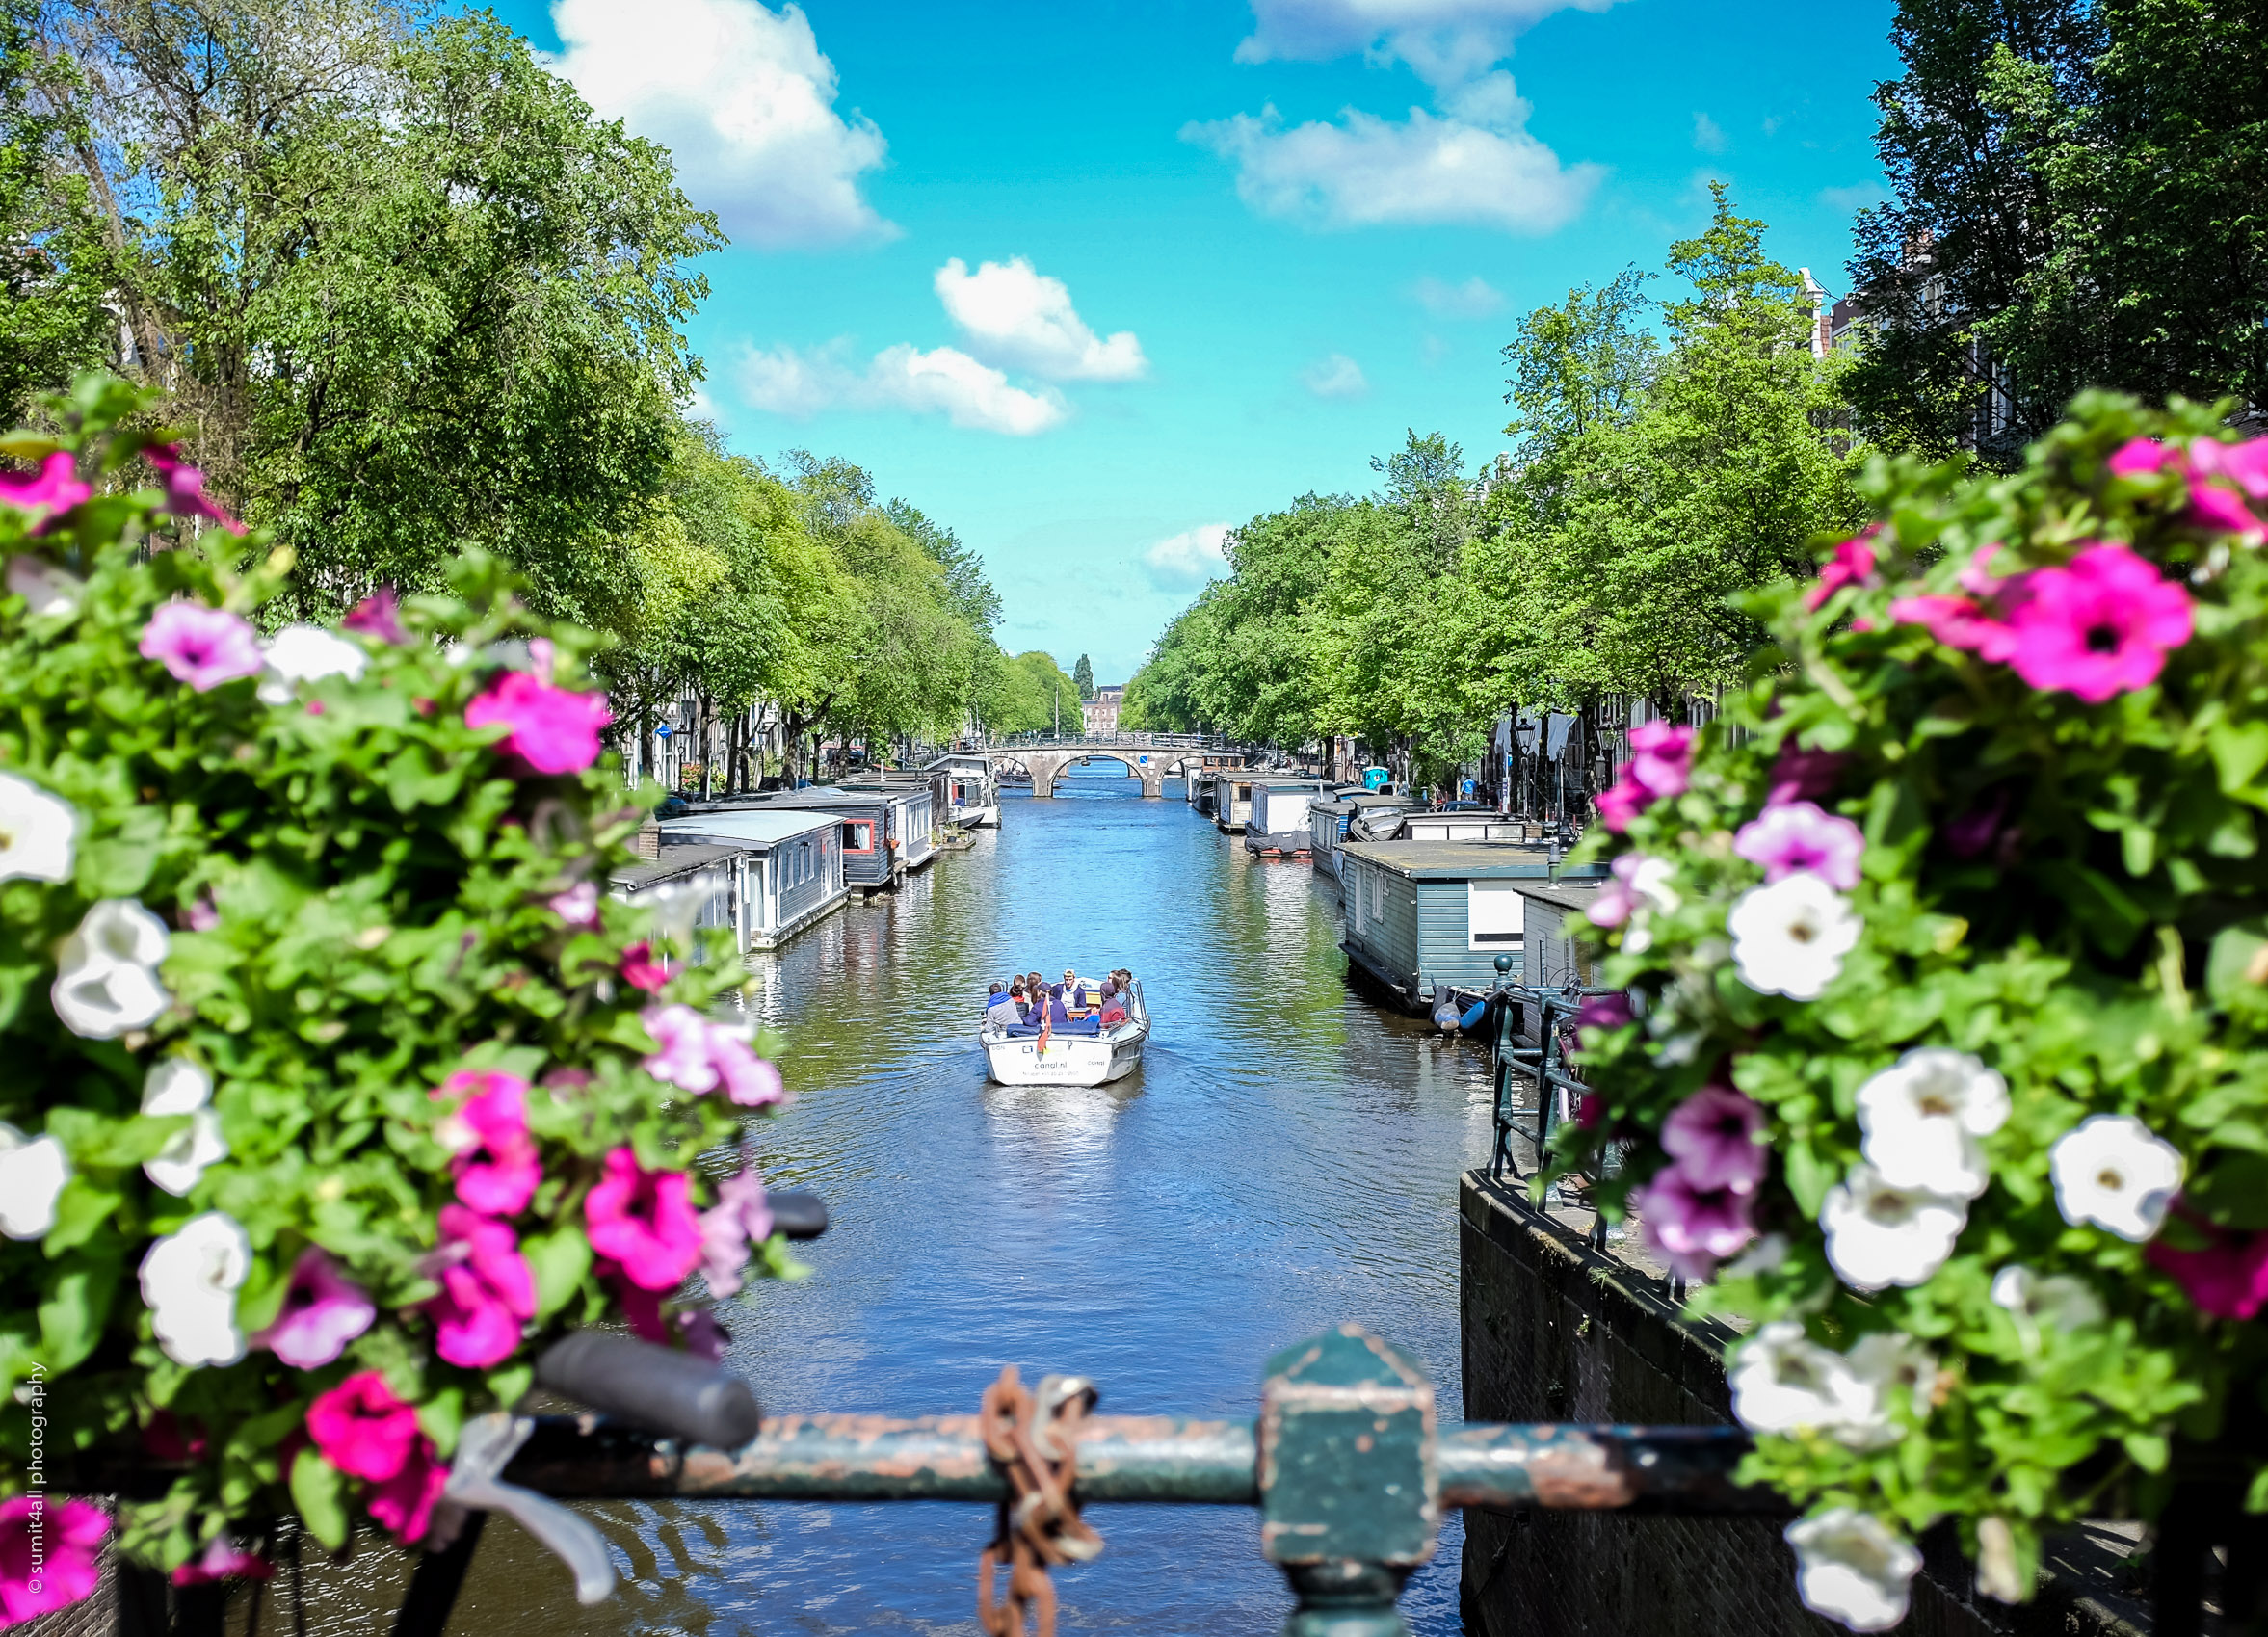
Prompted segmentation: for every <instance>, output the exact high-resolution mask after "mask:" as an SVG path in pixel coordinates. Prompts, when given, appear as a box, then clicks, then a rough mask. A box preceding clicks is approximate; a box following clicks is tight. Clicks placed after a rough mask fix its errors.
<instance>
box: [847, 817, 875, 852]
mask: <svg viewBox="0 0 2268 1637" xmlns="http://www.w3.org/2000/svg"><path fill="white" fill-rule="evenodd" d="M843 851H844V852H846V853H871V852H873V851H874V825H873V822H872V821H871V820H867V819H860V820H859V821H858V822H857V823H856V824H846V825H844V826H843Z"/></svg>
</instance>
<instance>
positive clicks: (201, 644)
mask: <svg viewBox="0 0 2268 1637" xmlns="http://www.w3.org/2000/svg"><path fill="white" fill-rule="evenodd" d="M141 649H142V657H143V658H144V659H154V660H156V661H157V662H158V663H159V664H161V665H163V666H164V667H165V668H166V669H167V670H168V671H170V672H171V673H173V679H174V680H175V681H177V682H186V683H188V684H189V685H190V686H191V687H192V688H195V689H196V690H197V691H198V693H200V694H202V693H209V692H210V691H211V690H213V689H215V688H218V687H220V686H221V685H222V684H223V683H224V682H233V681H235V680H236V679H237V678H239V677H241V676H257V675H258V674H259V673H261V672H262V671H263V670H265V669H266V668H267V664H268V656H267V655H266V654H264V653H262V652H261V651H260V638H259V634H258V633H257V632H255V631H254V630H253V629H252V628H251V623H250V622H249V621H247V620H242V619H239V618H238V617H237V616H236V615H233V614H231V613H229V612H228V611H227V610H226V609H224V608H207V607H205V606H204V604H202V603H198V602H169V603H167V604H166V605H165V606H164V607H163V608H160V609H159V610H158V611H157V612H156V613H155V614H152V615H151V616H150V617H149V623H148V624H147V625H145V626H144V627H143V630H142V645H141Z"/></svg>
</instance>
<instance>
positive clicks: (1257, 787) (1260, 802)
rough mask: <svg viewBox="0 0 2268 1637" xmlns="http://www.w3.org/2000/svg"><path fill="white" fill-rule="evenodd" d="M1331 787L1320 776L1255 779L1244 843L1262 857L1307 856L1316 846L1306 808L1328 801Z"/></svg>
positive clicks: (1249, 849) (1249, 851) (1247, 849)
mask: <svg viewBox="0 0 2268 1637" xmlns="http://www.w3.org/2000/svg"><path fill="white" fill-rule="evenodd" d="M1331 796H1332V787H1331V786H1330V785H1328V784H1326V783H1324V782H1323V781H1322V780H1321V779H1253V810H1252V817H1251V819H1250V820H1249V821H1248V822H1247V824H1246V825H1245V832H1244V846H1245V851H1246V852H1248V853H1257V854H1258V855H1259V856H1260V857H1261V858H1305V857H1307V855H1308V853H1309V852H1310V851H1311V850H1312V849H1313V847H1314V838H1313V836H1312V835H1311V834H1310V833H1309V832H1308V829H1307V810H1308V808H1309V807H1310V806H1311V805H1313V804H1315V803H1316V802H1319V801H1329V800H1330V799H1331Z"/></svg>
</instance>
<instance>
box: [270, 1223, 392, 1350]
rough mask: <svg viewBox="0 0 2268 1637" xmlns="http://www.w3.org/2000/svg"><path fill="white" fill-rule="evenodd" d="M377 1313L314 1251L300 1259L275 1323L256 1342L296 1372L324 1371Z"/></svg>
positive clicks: (333, 1264) (333, 1265)
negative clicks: (325, 1366)
mask: <svg viewBox="0 0 2268 1637" xmlns="http://www.w3.org/2000/svg"><path fill="white" fill-rule="evenodd" d="M376 1317H378V1307H377V1306H376V1304H374V1303H373V1302H372V1301H371V1300H370V1296H369V1293H368V1292H366V1291H365V1290H363V1288H362V1287H361V1286H360V1285H358V1284H356V1282H355V1281H353V1280H351V1279H349V1278H348V1277H347V1276H346V1275H345V1274H343V1273H341V1272H340V1271H339V1267H338V1264H337V1263H336V1262H334V1261H332V1260H331V1259H330V1257H329V1256H328V1255H326V1254H323V1252H321V1251H319V1250H317V1249H316V1248H315V1247H314V1246H312V1245H310V1246H308V1247H307V1248H306V1249H305V1250H304V1251H302V1252H301V1253H300V1258H299V1260H298V1261H296V1262H294V1263H293V1264H292V1268H291V1281H290V1282H289V1283H288V1284H287V1285H286V1286H285V1287H284V1292H283V1309H282V1311H280V1312H279V1313H277V1315H276V1322H275V1323H274V1324H272V1325H270V1326H269V1327H268V1328H267V1329H266V1330H264V1331H261V1332H260V1333H258V1334H257V1335H255V1336H253V1337H252V1338H251V1344H252V1345H253V1346H254V1347H265V1348H267V1349H268V1350H269V1351H270V1352H271V1353H274V1354H275V1355H276V1357H277V1358H278V1359H280V1360H283V1361H284V1362H285V1363H287V1364H289V1365H291V1366H292V1368H294V1369H297V1370H319V1369H321V1368H322V1367H323V1366H324V1365H326V1364H329V1363H330V1362H332V1361H333V1360H336V1359H337V1358H338V1356H339V1355H340V1354H341V1353H344V1352H345V1351H346V1349H347V1343H348V1342H350V1341H352V1340H354V1339H355V1337H356V1336H357V1335H360V1334H361V1333H363V1332H364V1331H366V1330H368V1329H369V1328H370V1321H371V1320H373V1319H375V1318H376Z"/></svg>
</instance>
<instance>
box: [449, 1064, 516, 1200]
mask: <svg viewBox="0 0 2268 1637" xmlns="http://www.w3.org/2000/svg"><path fill="white" fill-rule="evenodd" d="M465 1093H470V1094H472V1095H471V1096H467V1097H465V1100H464V1104H463V1106H462V1107H461V1108H459V1109H457V1110H456V1111H455V1112H454V1113H452V1114H451V1115H449V1116H448V1117H447V1118H446V1119H444V1120H443V1121H442V1122H441V1123H440V1124H439V1125H438V1126H437V1127H436V1128H435V1136H437V1137H439V1138H440V1139H441V1140H442V1142H443V1143H444V1144H445V1145H446V1146H447V1147H449V1148H451V1149H455V1150H456V1153H457V1157H456V1159H455V1160H454V1161H452V1162H451V1170H452V1171H453V1172H454V1173H455V1174H456V1177H457V1197H458V1198H459V1199H460V1200H462V1201H464V1202H465V1203H466V1204H467V1205H469V1206H471V1207H472V1209H474V1210H475V1211H478V1212H479V1213H480V1214H481V1215H483V1216H514V1215H517V1214H518V1213H519V1212H521V1211H524V1210H526V1209H527V1208H528V1201H530V1200H532V1199H534V1198H535V1197H536V1189H537V1187H538V1185H539V1184H541V1182H542V1180H543V1167H542V1161H541V1157H540V1156H539V1155H538V1153H537V1151H536V1140H535V1138H533V1137H531V1136H529V1135H528V1083H527V1082H526V1081H525V1080H522V1079H520V1078H519V1077H518V1076H517V1075H515V1074H506V1073H502V1072H500V1071H499V1070H496V1069H477V1070H476V1069H460V1070H458V1071H457V1072H456V1073H454V1074H452V1075H450V1076H449V1078H448V1079H447V1080H446V1081H444V1082H443V1083H442V1085H441V1088H440V1090H438V1091H436V1092H435V1093H434V1094H433V1095H434V1096H435V1097H445V1096H459V1095H462V1094H465Z"/></svg>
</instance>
